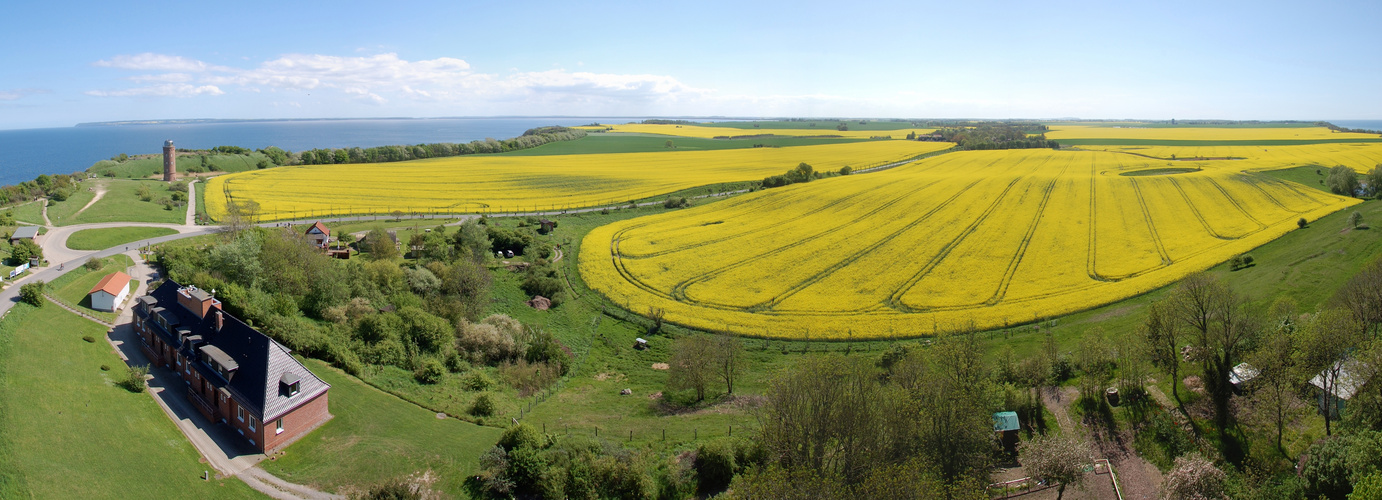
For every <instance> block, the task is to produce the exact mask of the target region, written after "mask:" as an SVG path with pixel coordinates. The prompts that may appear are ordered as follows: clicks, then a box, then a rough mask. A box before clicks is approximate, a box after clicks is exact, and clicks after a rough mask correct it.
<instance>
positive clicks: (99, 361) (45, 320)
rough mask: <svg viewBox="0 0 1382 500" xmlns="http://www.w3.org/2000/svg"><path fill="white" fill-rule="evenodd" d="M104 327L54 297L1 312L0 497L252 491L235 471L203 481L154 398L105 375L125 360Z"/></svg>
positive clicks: (246, 494) (238, 494)
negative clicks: (89, 340) (90, 338)
mask: <svg viewBox="0 0 1382 500" xmlns="http://www.w3.org/2000/svg"><path fill="white" fill-rule="evenodd" d="M104 334H105V328H104V327H102V326H100V325H97V324H95V323H92V322H90V321H87V320H85V319H82V318H79V317H77V316H76V315H74V314H72V313H69V312H66V311H63V310H62V309H61V308H59V307H56V306H54V305H52V304H49V305H47V306H45V307H43V308H38V309H35V308H33V307H31V306H28V305H24V304H19V305H17V306H15V308H14V309H13V310H12V311H11V312H10V313H9V315H7V316H6V317H5V319H4V320H3V321H0V498H28V497H33V498H84V499H87V498H90V499H95V498H130V497H132V496H137V497H146V498H254V497H257V496H258V494H257V493H256V492H254V491H253V490H251V489H250V488H249V487H248V486H246V485H245V484H244V483H242V482H240V480H238V479H224V480H213V481H210V482H206V481H202V479H201V477H200V476H201V474H202V471H204V470H206V469H207V467H206V466H205V465H203V464H201V463H199V462H198V461H199V459H200V457H199V455H198V454H197V451H196V450H195V449H194V448H193V447H192V445H191V444H190V443H188V442H187V439H186V438H185V437H184V436H183V435H182V434H181V433H180V432H179V431H178V429H177V427H176V426H174V425H173V423H172V422H171V421H169V420H168V417H167V416H166V415H165V414H164V413H163V411H162V410H161V409H160V408H159V407H158V405H157V404H156V403H154V402H153V401H152V400H150V397H149V396H148V395H147V394H134V393H130V392H129V391H126V390H125V389H122V388H120V387H118V386H115V385H113V384H112V378H113V377H117V376H119V373H120V372H119V370H121V369H123V367H124V363H122V362H121V360H120V358H119V357H118V356H116V355H115V354H114V353H113V352H112V350H111V348H110V345H109V344H107V343H106V342H105V341H104V340H100V339H103V338H104ZM83 335H90V336H93V337H96V338H97V339H98V340H97V341H96V342H95V343H87V342H83V341H82V339H81V338H82V336H83ZM103 364H104V365H109V366H111V367H113V369H112V370H111V371H109V372H105V371H101V370H100V368H99V367H100V366H101V365H103Z"/></svg>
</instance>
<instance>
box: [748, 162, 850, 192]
mask: <svg viewBox="0 0 1382 500" xmlns="http://www.w3.org/2000/svg"><path fill="white" fill-rule="evenodd" d="M853 171H854V169H853V168H851V167H850V166H849V165H845V166H843V167H840V170H839V171H838V172H830V171H825V172H817V171H816V168H815V167H812V166H811V165H810V164H808V163H806V162H802V163H799V164H797V168H794V169H791V170H788V171H787V173H785V174H780V175H770V176H768V177H765V178H763V187H764V188H775V187H782V186H786V185H790V184H797V183H800V182H811V181H812V180H815V179H823V178H826V177H834V176H837V175H849V174H850V172H853Z"/></svg>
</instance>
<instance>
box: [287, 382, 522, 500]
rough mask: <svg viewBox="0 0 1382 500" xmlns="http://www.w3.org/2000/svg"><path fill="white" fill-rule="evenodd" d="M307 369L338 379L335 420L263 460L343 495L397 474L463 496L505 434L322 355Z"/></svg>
mask: <svg viewBox="0 0 1382 500" xmlns="http://www.w3.org/2000/svg"><path fill="white" fill-rule="evenodd" d="M305 362H306V364H307V367H308V368H310V369H311V370H312V372H313V373H315V374H316V375H317V376H318V377H321V379H322V380H324V381H326V383H328V384H331V392H330V398H331V400H330V405H331V414H332V415H334V418H332V419H331V420H330V421H328V422H327V423H326V424H324V425H322V426H321V428H319V429H317V430H315V431H312V433H310V434H308V435H307V436H304V437H303V438H302V439H301V440H299V441H298V442H297V443H294V444H293V445H292V446H290V447H288V449H287V450H286V452H285V453H284V454H283V455H281V456H279V457H278V458H277V459H276V460H272V461H270V460H265V461H264V462H261V463H260V466H261V467H263V468H264V470H267V471H269V473H271V474H274V475H277V476H278V477H281V478H284V479H287V480H289V481H293V482H296V483H302V484H307V485H311V486H314V487H317V488H320V489H325V490H328V491H335V492H338V493H349V492H358V491H361V490H365V489H368V488H369V487H370V486H373V485H375V484H379V483H382V482H385V481H389V480H393V479H404V478H406V477H408V476H412V477H414V478H417V477H423V476H424V475H427V476H429V477H434V478H436V482H435V483H432V484H431V485H430V487H431V488H432V489H435V490H440V491H442V492H444V493H446V494H447V495H449V496H452V497H464V496H465V494H464V483H465V479H466V478H467V477H468V476H469V475H470V474H473V473H474V471H476V470H478V468H479V460H480V454H481V453H484V451H485V450H488V449H490V448H491V447H493V446H494V443H495V442H497V441H498V440H499V434H500V433H501V432H502V431H501V430H500V429H498V428H494V427H481V426H478V425H474V424H471V423H468V422H462V421H459V420H456V419H453V418H443V419H439V418H437V415H436V412H434V411H429V410H426V409H423V408H421V407H418V406H415V405H413V404H411V403H408V402H406V401H403V400H401V399H398V398H396V397H393V396H390V395H388V394H385V393H383V392H380V391H379V390H377V389H375V388H373V387H370V386H369V385H367V384H365V383H364V382H361V381H360V379H357V378H355V377H351V376H350V375H347V374H345V373H344V372H342V371H340V370H337V369H336V368H332V367H330V366H328V365H327V364H326V363H323V362H320V361H317V360H306V361H305Z"/></svg>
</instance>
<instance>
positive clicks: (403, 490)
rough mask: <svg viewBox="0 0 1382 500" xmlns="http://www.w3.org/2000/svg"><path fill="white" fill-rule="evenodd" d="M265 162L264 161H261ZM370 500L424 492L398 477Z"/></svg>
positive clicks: (409, 499) (411, 499)
mask: <svg viewBox="0 0 1382 500" xmlns="http://www.w3.org/2000/svg"><path fill="white" fill-rule="evenodd" d="M260 163H264V162H262V161H261V162H260ZM363 498H366V499H368V500H420V499H421V498H422V493H421V492H419V491H418V490H417V488H414V487H413V485H410V484H408V482H407V481H404V480H401V479H396V480H393V481H389V482H386V483H383V484H378V485H375V486H374V487H372V488H370V489H369V492H368V493H365V496H364V497H363Z"/></svg>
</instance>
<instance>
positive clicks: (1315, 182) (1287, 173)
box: [1262, 165, 1329, 192]
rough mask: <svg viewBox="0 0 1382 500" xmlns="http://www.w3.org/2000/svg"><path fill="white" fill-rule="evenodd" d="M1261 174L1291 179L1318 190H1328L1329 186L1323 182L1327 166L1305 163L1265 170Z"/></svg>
mask: <svg viewBox="0 0 1382 500" xmlns="http://www.w3.org/2000/svg"><path fill="white" fill-rule="evenodd" d="M1262 174H1264V175H1269V176H1272V177H1275V178H1277V179H1281V180H1283V181H1291V182H1294V183H1297V184H1300V185H1303V186H1308V187H1312V188H1315V189H1318V190H1320V191H1324V192H1329V187H1328V186H1325V184H1324V180H1325V179H1326V178H1328V177H1329V167H1325V166H1320V165H1306V166H1303V167H1294V168H1283V169H1281V170H1267V171H1264V172H1262Z"/></svg>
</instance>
